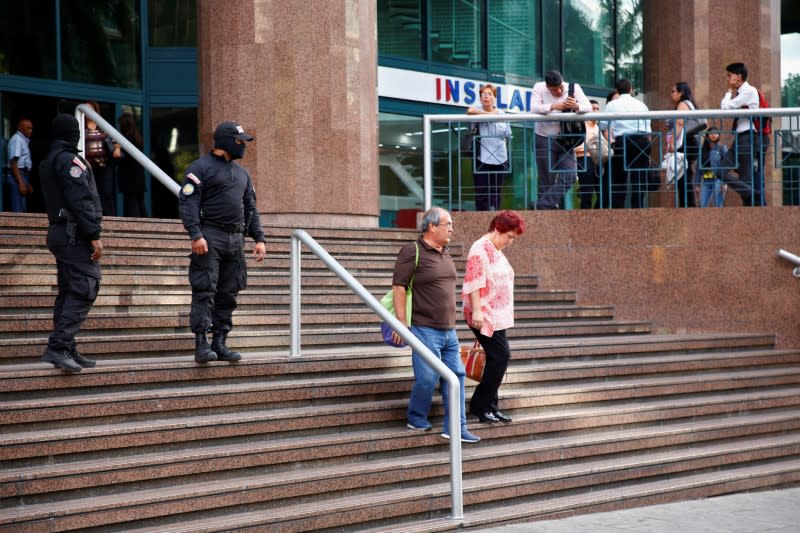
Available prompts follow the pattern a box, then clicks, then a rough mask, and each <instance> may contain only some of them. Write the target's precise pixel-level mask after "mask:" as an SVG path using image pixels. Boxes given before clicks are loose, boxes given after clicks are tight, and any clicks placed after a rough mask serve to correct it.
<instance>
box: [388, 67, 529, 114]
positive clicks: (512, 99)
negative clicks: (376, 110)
mask: <svg viewBox="0 0 800 533" xmlns="http://www.w3.org/2000/svg"><path fill="white" fill-rule="evenodd" d="M486 83H488V82H486V81H478V80H470V79H466V78H454V77H450V76H442V75H440V74H431V73H429V72H417V71H415V70H404V69H399V68H391V67H381V66H379V67H378V96H382V97H386V98H397V99H399V100H411V101H414V102H426V103H430V104H444V105H451V106H457V107H469V106H472V105H480V88H481V86H482V85H485V84H486ZM492 85H494V86H495V87H496V88H497V108H498V109H502V110H504V111H507V112H512V113H530V112H531V100H532V98H533V89H532V88H531V87H521V86H518V85H505V84H502V85H498V84H492Z"/></svg>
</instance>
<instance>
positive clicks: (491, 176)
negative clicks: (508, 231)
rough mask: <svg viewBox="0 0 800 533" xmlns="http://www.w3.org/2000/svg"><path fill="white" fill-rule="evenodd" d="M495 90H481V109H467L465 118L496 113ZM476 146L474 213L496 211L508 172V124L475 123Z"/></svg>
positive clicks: (487, 87) (487, 86) (488, 87)
mask: <svg viewBox="0 0 800 533" xmlns="http://www.w3.org/2000/svg"><path fill="white" fill-rule="evenodd" d="M497 113H503V111H501V110H499V109H497V89H496V88H495V87H494V86H493V85H492V84H486V85H484V86H483V87H481V107H479V108H478V107H470V108H469V109H468V110H467V114H468V115H485V114H497ZM478 132H479V137H480V140H479V144H480V147H479V149H478V150H476V152H477V153H476V154H475V158H476V159H477V162H476V165H475V175H474V177H473V179H474V181H475V211H497V210H498V209H500V203H501V201H502V198H503V178H504V176H505V174H506V173H507V172H508V168H509V166H508V148H507V147H506V139H507V138H508V137H511V125H510V124H509V123H508V122H481V123H480V124H478Z"/></svg>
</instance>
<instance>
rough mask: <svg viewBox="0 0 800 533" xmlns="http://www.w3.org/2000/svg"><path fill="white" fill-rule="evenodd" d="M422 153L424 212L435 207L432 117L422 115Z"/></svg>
mask: <svg viewBox="0 0 800 533" xmlns="http://www.w3.org/2000/svg"><path fill="white" fill-rule="evenodd" d="M422 153H423V154H424V160H423V162H424V166H423V171H422V188H423V194H424V200H423V202H424V203H423V207H424V209H423V211H427V210H428V209H430V208H431V206H432V205H433V187H432V184H433V160H432V159H431V117H430V115H422Z"/></svg>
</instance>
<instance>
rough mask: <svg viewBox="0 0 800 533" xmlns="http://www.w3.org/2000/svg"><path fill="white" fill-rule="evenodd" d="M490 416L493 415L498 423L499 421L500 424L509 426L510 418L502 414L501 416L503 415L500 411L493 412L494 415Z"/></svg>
mask: <svg viewBox="0 0 800 533" xmlns="http://www.w3.org/2000/svg"><path fill="white" fill-rule="evenodd" d="M492 414H493V415H494V417H495V418H496V419H497V420H499V421H500V422H502V423H503V424H510V423H511V417H510V416H506V415H504V414H503V413H501V412H500V411H495V412H494V413H492Z"/></svg>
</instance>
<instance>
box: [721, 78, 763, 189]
mask: <svg viewBox="0 0 800 533" xmlns="http://www.w3.org/2000/svg"><path fill="white" fill-rule="evenodd" d="M725 75H726V76H727V78H728V90H727V92H725V96H723V97H722V102H720V105H719V107H720V109H758V91H757V90H756V88H755V87H753V86H752V85H750V84H749V83H747V67H746V66H745V65H744V63H731V64H730V65H728V66H727V67H725ZM733 128H734V130H736V140H737V142H736V144H735V146H734V148H735V151H736V161H738V167H737V171H738V173H739V180H736V179H732V178H731V177H729V176H726V177H725V178H724V179H725V181H726V183H728V184H729V185H731V188H732V189H733V190H735V191H736V192H737V194H739V196H741V197H742V203H743V204H744V205H761V199H762V194H761V192H762V190H761V189H762V187H763V183H761V184H758V183H756V184H754V183H753V150H752V146H753V144H755V143H758V144H759V145H760V143H759V134H758V132H756V131H753V121H752V120H750V119H744V118H743V119H734V121H733Z"/></svg>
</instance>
